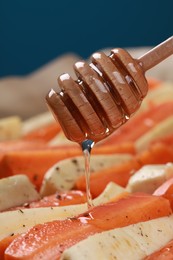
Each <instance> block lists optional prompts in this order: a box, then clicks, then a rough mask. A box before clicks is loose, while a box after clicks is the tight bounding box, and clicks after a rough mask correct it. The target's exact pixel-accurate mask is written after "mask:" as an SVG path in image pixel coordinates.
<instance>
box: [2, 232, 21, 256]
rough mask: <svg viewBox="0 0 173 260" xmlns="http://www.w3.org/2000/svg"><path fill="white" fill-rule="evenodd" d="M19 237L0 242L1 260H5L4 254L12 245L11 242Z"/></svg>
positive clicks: (12, 236) (7, 238)
mask: <svg viewBox="0 0 173 260" xmlns="http://www.w3.org/2000/svg"><path fill="white" fill-rule="evenodd" d="M17 236H18V235H13V234H11V236H8V237H5V238H4V239H2V240H0V259H1V260H4V253H5V250H6V248H7V247H8V246H9V245H10V244H11V242H12V241H13V240H14V239H15V238H16V237H17Z"/></svg>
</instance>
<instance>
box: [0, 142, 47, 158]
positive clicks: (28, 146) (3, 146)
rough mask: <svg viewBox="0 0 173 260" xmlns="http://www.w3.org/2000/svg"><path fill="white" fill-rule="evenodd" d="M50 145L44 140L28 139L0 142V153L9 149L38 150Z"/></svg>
mask: <svg viewBox="0 0 173 260" xmlns="http://www.w3.org/2000/svg"><path fill="white" fill-rule="evenodd" d="M48 147H49V146H48V145H47V144H45V142H42V141H36V140H34V141H26V140H21V139H19V140H12V141H3V142H0V153H3V154H4V153H7V152H9V151H23V150H38V149H43V148H48Z"/></svg>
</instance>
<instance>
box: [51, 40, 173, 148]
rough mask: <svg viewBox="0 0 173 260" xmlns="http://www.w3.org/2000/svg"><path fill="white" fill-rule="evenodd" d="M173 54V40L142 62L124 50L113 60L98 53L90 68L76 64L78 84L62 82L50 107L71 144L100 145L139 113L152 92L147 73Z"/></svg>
mask: <svg viewBox="0 0 173 260" xmlns="http://www.w3.org/2000/svg"><path fill="white" fill-rule="evenodd" d="M172 54H173V37H170V38H168V39H167V40H166V41H164V42H162V43H161V44H159V45H158V46H156V47H155V48H153V49H152V50H151V51H149V52H148V53H146V54H145V55H143V56H142V57H140V58H139V59H133V58H132V57H131V56H130V54H129V53H128V52H126V51H125V50H123V49H113V50H112V51H111V53H110V55H109V56H106V55H105V54H104V53H103V52H97V53H94V54H93V55H92V57H91V63H90V64H87V63H86V62H84V61H79V62H77V63H75V65H74V70H75V73H76V75H77V77H78V79H77V80H73V79H72V78H71V77H70V75H69V74H63V75H61V76H60V77H59V78H58V84H59V87H58V89H57V91H55V90H53V89H52V90H50V91H49V93H48V94H47V96H46V101H47V104H48V106H49V108H50V109H51V111H52V113H53V114H54V116H55V118H56V119H57V120H58V121H59V123H60V125H61V127H62V129H63V131H64V133H65V135H66V137H67V138H68V139H69V140H71V141H75V142H78V143H82V142H83V141H84V140H86V139H89V140H92V141H93V142H98V141H100V140H102V139H104V138H105V137H107V136H108V135H110V134H111V133H112V132H113V131H115V130H116V129H117V128H118V127H120V126H121V125H122V124H124V123H125V122H126V121H127V120H128V119H129V118H130V117H131V116H132V115H133V114H134V113H135V112H136V111H137V110H138V109H139V107H140V105H141V102H142V100H143V98H144V97H145V96H146V95H147V91H148V84H147V80H146V78H145V72H146V71H147V70H148V69H150V68H152V67H154V66H155V65H157V64H158V63H160V62H161V61H162V60H164V59H166V58H167V57H169V56H170V55H172Z"/></svg>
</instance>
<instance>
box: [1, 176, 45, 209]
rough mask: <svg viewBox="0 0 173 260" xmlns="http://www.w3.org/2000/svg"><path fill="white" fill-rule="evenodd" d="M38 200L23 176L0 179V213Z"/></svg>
mask: <svg viewBox="0 0 173 260" xmlns="http://www.w3.org/2000/svg"><path fill="white" fill-rule="evenodd" d="M39 198H40V196H39V194H38V192H37V191H36V190H35V187H34V186H33V184H32V183H31V182H30V181H29V179H28V177H27V176H25V175H15V176H10V177H7V178H3V179H0V211H3V210H7V209H9V208H11V207H16V206H21V205H23V204H24V203H30V202H32V201H35V200H38V199H39Z"/></svg>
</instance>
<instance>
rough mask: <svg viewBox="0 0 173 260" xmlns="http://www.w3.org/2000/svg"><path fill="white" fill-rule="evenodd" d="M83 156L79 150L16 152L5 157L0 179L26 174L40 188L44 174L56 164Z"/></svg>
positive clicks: (0, 169) (0, 168) (1, 164)
mask: <svg viewBox="0 0 173 260" xmlns="http://www.w3.org/2000/svg"><path fill="white" fill-rule="evenodd" d="M80 154H81V150H80V149H79V148H75V149H74V148H70V147H69V148H66V149H47V150H33V151H14V152H9V153H8V154H6V155H4V157H3V158H2V160H1V163H0V177H1V178H3V177H7V176H11V175H16V174H26V175H27V176H28V177H29V179H30V180H31V182H32V183H33V184H34V185H35V186H36V188H37V189H39V188H40V186H41V183H42V180H43V177H44V174H45V173H46V171H47V170H48V169H49V168H50V167H51V166H52V165H53V164H55V163H56V162H58V161H60V160H62V159H65V158H69V157H73V156H77V155H80Z"/></svg>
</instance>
